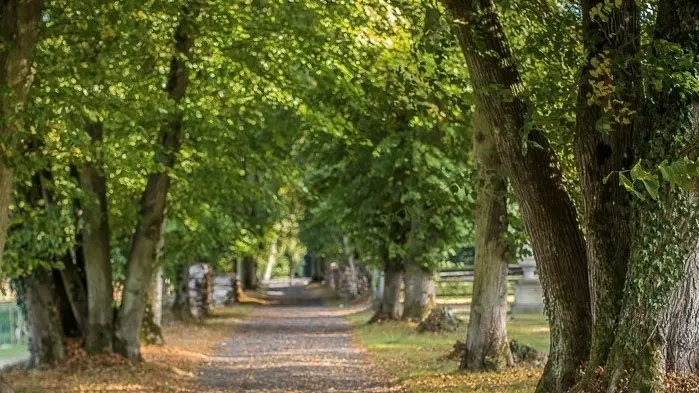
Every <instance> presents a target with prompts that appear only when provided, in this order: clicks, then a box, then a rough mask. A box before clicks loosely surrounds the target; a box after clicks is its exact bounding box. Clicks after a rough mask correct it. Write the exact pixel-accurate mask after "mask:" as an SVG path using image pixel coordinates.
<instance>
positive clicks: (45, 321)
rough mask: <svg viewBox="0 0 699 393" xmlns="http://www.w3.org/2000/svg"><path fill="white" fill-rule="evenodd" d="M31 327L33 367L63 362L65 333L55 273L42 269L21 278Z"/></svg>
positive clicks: (27, 316)
mask: <svg viewBox="0 0 699 393" xmlns="http://www.w3.org/2000/svg"><path fill="white" fill-rule="evenodd" d="M21 281H22V288H23V290H24V309H25V313H26V318H27V326H28V327H29V353H30V355H31V357H30V361H29V365H30V366H38V365H42V364H50V363H55V362H58V361H61V360H63V357H64V356H65V352H64V348H63V330H62V329H61V321H60V318H59V317H58V310H57V307H56V303H55V301H54V299H55V289H54V287H53V276H52V275H51V272H49V271H45V270H39V271H36V272H34V273H31V274H30V275H28V276H26V277H24V278H22V279H21Z"/></svg>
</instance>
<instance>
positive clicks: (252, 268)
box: [243, 255, 257, 290]
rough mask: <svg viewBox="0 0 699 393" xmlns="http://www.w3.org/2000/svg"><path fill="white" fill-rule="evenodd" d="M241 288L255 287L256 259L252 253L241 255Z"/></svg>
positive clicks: (250, 288)
mask: <svg viewBox="0 0 699 393" xmlns="http://www.w3.org/2000/svg"><path fill="white" fill-rule="evenodd" d="M243 289H246V290H255V289H257V261H255V257H254V256H252V255H245V256H244V257H243Z"/></svg>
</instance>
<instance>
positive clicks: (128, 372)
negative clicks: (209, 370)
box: [5, 305, 251, 393]
mask: <svg viewBox="0 0 699 393" xmlns="http://www.w3.org/2000/svg"><path fill="white" fill-rule="evenodd" d="M250 309H251V306H250V305H238V306H235V307H231V308H226V309H219V310H215V311H214V312H213V313H212V316H211V318H210V319H208V320H206V321H205V322H204V323H202V324H200V325H183V324H177V325H173V326H168V327H165V328H164V329H163V333H164V336H165V342H166V344H165V345H159V346H149V347H145V348H143V357H144V358H145V361H144V362H132V361H127V360H124V359H122V358H121V357H119V356H116V355H102V356H88V355H87V354H86V353H85V352H84V351H83V350H82V349H80V348H79V345H78V343H74V342H73V343H69V351H68V359H67V360H66V361H65V362H63V363H61V364H59V365H56V366H53V367H43V368H40V369H35V370H30V371H13V372H10V373H7V374H6V375H5V377H6V379H7V380H8V382H9V383H10V384H11V385H12V386H13V387H14V389H15V390H16V391H17V392H18V393H45V392H51V393H77V392H94V393H107V392H109V393H112V392H113V393H116V392H120V393H128V392H134V393H135V392H138V393H184V392H187V393H189V392H192V391H194V386H195V382H196V374H197V372H198V369H199V367H200V366H201V365H202V364H203V363H204V362H205V361H206V360H207V359H209V358H210V357H211V356H213V355H214V352H215V349H216V345H217V344H218V343H219V342H221V341H222V340H224V339H225V338H227V337H228V336H229V335H230V334H231V327H232V325H234V324H235V323H237V321H239V320H241V319H242V318H243V317H244V316H245V315H246V314H247V313H248V312H249V311H250Z"/></svg>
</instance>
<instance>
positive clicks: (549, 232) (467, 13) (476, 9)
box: [446, 0, 591, 393]
mask: <svg viewBox="0 0 699 393" xmlns="http://www.w3.org/2000/svg"><path fill="white" fill-rule="evenodd" d="M446 3H447V7H448V8H449V9H450V10H451V11H452V12H453V13H454V15H455V16H456V18H457V19H458V23H456V26H455V27H456V33H457V36H458V39H459V41H460V43H461V47H462V51H463V52H464V56H465V58H466V63H467V66H468V69H469V74H470V76H471V81H472V83H473V85H474V89H475V92H476V96H477V99H478V100H479V102H481V103H482V104H483V106H484V108H485V111H486V114H487V116H488V119H489V121H490V123H491V125H492V126H493V127H494V131H495V132H494V136H495V141H496V145H497V149H498V152H499V153H500V156H501V157H502V160H503V167H504V170H505V173H506V174H507V176H508V178H509V179H510V181H511V182H512V185H513V189H514V191H515V195H516V197H517V201H518V203H519V206H520V208H521V210H522V215H523V217H524V222H525V226H526V228H527V232H528V234H529V237H530V239H531V241H532V248H533V250H534V256H535V257H536V260H537V262H538V266H539V270H540V273H541V274H540V277H541V283H542V287H543V289H544V296H545V298H546V303H547V308H546V309H547V314H548V317H549V324H550V326H551V347H550V351H549V357H548V362H547V365H546V367H545V369H544V373H543V375H542V378H541V380H540V382H539V385H538V387H537V392H539V393H542V392H562V391H565V390H567V389H568V388H570V387H571V386H573V384H574V383H575V381H576V377H577V375H578V369H579V367H580V366H581V365H582V364H583V363H584V362H585V361H586V360H587V358H588V355H589V345H590V326H591V315H590V299H589V297H590V291H589V281H588V274H587V256H586V250H585V241H584V238H583V236H582V231H581V230H580V227H579V225H578V221H577V213H576V210H575V208H574V206H573V203H572V201H571V198H570V196H569V195H568V193H567V192H566V190H565V187H564V185H563V181H562V174H561V170H560V166H559V164H558V162H557V158H556V155H555V153H554V151H553V148H552V147H551V145H550V144H549V142H548V140H547V139H546V137H545V136H544V134H542V133H541V132H540V131H539V130H536V129H532V130H531V131H530V132H529V133H528V134H527V135H526V136H525V138H524V139H523V135H522V133H521V132H522V130H525V129H527V127H525V115H526V113H527V104H526V103H525V102H524V99H523V92H524V88H523V85H522V83H521V79H520V76H519V72H518V70H517V68H516V65H515V62H514V59H513V58H512V55H511V53H510V49H509V44H508V42H507V38H506V36H505V33H504V31H503V28H502V24H501V22H500V19H499V17H498V14H497V10H496V8H495V6H494V4H493V1H492V0H472V1H464V0H446ZM493 86H498V88H497V89H496V88H493ZM503 92H507V95H508V99H506V100H503V99H502V97H503V95H502V94H504V93H503ZM523 142H526V144H525V145H524V146H523Z"/></svg>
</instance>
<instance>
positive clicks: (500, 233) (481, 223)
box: [461, 102, 512, 370]
mask: <svg viewBox="0 0 699 393" xmlns="http://www.w3.org/2000/svg"><path fill="white" fill-rule="evenodd" d="M473 122H474V133H473V150H474V155H475V160H476V170H477V171H478V172H477V173H478V175H477V176H478V185H477V187H476V189H477V190H478V191H477V195H478V196H477V200H476V234H475V248H476V255H475V262H476V269H475V273H474V278H473V296H472V299H471V311H470V314H469V320H468V335H467V336H466V351H465V353H464V357H463V359H462V362H461V368H463V369H469V370H502V369H503V368H504V367H507V366H508V365H510V364H511V363H512V355H511V354H510V346H509V342H508V341H507V274H508V255H507V252H508V244H507V239H506V234H507V224H508V222H507V216H508V212H507V179H506V178H505V177H504V175H503V174H502V164H501V162H500V157H499V156H498V153H497V151H496V148H495V141H494V138H493V135H492V131H491V130H490V124H489V121H488V118H487V117H486V113H485V110H484V108H483V105H482V104H480V103H478V102H477V103H476V108H475V110H474V116H473Z"/></svg>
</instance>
